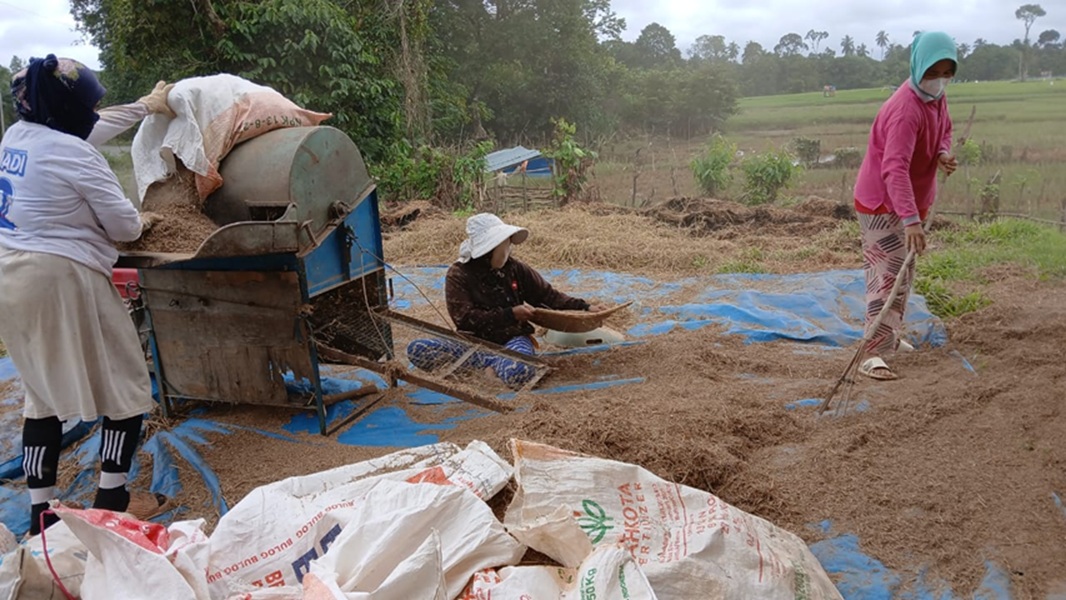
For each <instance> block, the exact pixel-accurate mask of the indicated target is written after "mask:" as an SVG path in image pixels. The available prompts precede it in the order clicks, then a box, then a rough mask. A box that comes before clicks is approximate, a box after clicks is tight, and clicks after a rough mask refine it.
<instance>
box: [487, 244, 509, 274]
mask: <svg viewBox="0 0 1066 600" xmlns="http://www.w3.org/2000/svg"><path fill="white" fill-rule="evenodd" d="M510 257H511V240H507V241H505V242H504V243H502V244H500V245H499V246H496V247H495V248H493V249H492V256H491V257H489V266H491V267H492V268H493V269H502V268H503V265H504V264H506V263H507V259H508V258H510Z"/></svg>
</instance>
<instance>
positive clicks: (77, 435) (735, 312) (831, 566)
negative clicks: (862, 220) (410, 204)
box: [0, 266, 1066, 600]
mask: <svg viewBox="0 0 1066 600" xmlns="http://www.w3.org/2000/svg"><path fill="white" fill-rule="evenodd" d="M446 268H447V267H446V266H433V267H421V268H405V269H404V270H403V271H404V274H405V275H406V276H407V277H408V278H409V280H407V279H403V278H395V279H394V287H395V298H394V300H393V305H394V308H396V309H397V310H403V309H405V308H411V307H412V306H415V305H419V304H423V303H425V302H426V300H425V299H424V298H423V297H422V295H421V294H420V293H419V292H418V291H417V290H416V289H415V286H418V288H421V289H422V290H424V291H429V292H430V294H429V295H430V296H434V295H435V296H437V297H440V296H442V295H443V285H444V273H445V270H446ZM544 275H545V276H546V278H547V279H548V280H549V281H551V282H552V283H553V284H554V285H556V286H557V287H559V288H560V289H563V290H565V291H567V292H570V293H573V294H574V295H579V296H582V297H584V298H588V299H590V300H593V301H596V302H602V303H622V302H628V301H632V302H633V303H634V304H633V306H632V307H631V310H633V311H635V314H636V315H637V319H636V321H637V322H636V324H635V325H633V326H632V327H630V328H629V330H628V331H627V332H626V333H627V337H629V338H631V341H630V342H628V343H630V344H632V343H640V340H641V339H642V338H647V337H649V336H654V335H662V334H666V333H669V332H671V331H675V330H679V329H681V330H691V329H699V328H702V327H706V326H708V325H715V326H718V327H721V328H723V330H724V331H726V332H728V333H730V334H735V335H739V336H742V337H743V338H744V339H745V340H746V341H747V342H748V343H758V342H767V341H774V340H790V341H795V342H801V343H805V344H811V345H812V346H810V350H807V349H804V348H801V349H799V350H797V351H799V352H807V351H817V349H818V348H826V347H829V348H841V347H846V346H849V345H851V344H853V343H855V342H856V341H858V340H859V339H860V338H861V336H862V321H863V313H864V306H863V293H864V283H863V275H862V272H861V271H831V272H826V273H811V274H800V275H783V276H781V275H745V274H736V275H718V276H713V277H705V278H695V277H691V278H682V279H677V280H657V279H652V278H648V277H640V276H633V275H627V274H620V273H611V272H605V271H581V270H573V269H571V270H553V271H546V272H544ZM906 336H907V337H908V338H909V339H910V341H911V342H912V343H915V344H916V345H931V346H940V345H943V344H944V343H945V342H946V341H947V335H946V332H945V329H944V327H943V324H942V323H941V322H940V321H939V320H938V319H936V318H935V317H934V316H933V315H931V314H930V313H929V310H928V308H927V307H926V304H925V301H924V300H923V299H922V298H920V297H912V298H911V300H910V304H909V305H908V315H907V321H906ZM595 350H596V349H579V351H595ZM325 375H326V377H325V378H324V385H325V387H326V388H327V389H326V391H327V393H331V394H332V393H340V392H344V391H348V390H352V389H357V388H359V387H361V386H364V385H371V384H372V385H377V386H379V387H382V388H383V387H384V386H385V381H384V380H382V379H381V378H380V377H379V376H378V375H376V374H374V373H370V372H368V371H362V370H350V369H327V370H326V372H325ZM639 375H640V374H639V373H631V374H627V377H626V378H622V377H605V378H601V379H598V380H596V381H590V382H584V383H579V384H570V385H559V386H556V387H549V388H545V389H540V390H538V391H537V393H539V394H553V393H554V394H559V393H567V392H573V391H577V390H582V389H599V388H604V387H611V386H620V385H630V384H634V383H639V382H642V381H643V379H642V378H640V377H639ZM0 382H7V383H8V384H9V385H7V386H6V387H5V388H4V389H6V390H7V393H6V395H4V397H0V478H6V479H12V480H13V481H11V482H9V483H5V484H4V485H3V486H2V487H0V500H2V502H0V521H3V523H4V524H5V525H7V526H8V528H9V529H11V530H12V531H13V532H15V533H16V534H17V535H21V534H22V533H23V532H25V531H26V530H27V529H28V527H29V518H28V506H27V502H26V494H25V491H24V489H23V487H22V485H23V484H22V481H20V479H21V477H22V465H21V456H19V452H20V451H21V448H20V446H19V443H20V437H21V430H20V426H19V418H20V417H19V413H20V412H21V411H20V410H19V409H18V407H19V405H20V404H21V387H20V384H19V382H18V376H17V373H16V371H15V369H14V367H13V365H12V364H11V361H10V359H0ZM288 384H289V385H290V387H292V388H293V389H294V390H298V389H300V388H301V386H306V385H307V383H306V382H301V381H294V380H291V379H290V380H289V381H288ZM401 385H403V389H404V393H405V394H406V396H407V398H408V400H409V403H410V404H411V405H412V406H418V407H421V408H422V409H425V408H427V407H428V408H429V409H439V410H440V411H441V415H440V419H439V420H438V421H437V422H436V423H433V424H429V425H427V424H425V423H418V422H415V421H414V420H413V419H412V417H411V415H409V414H408V413H407V411H406V410H405V409H404V408H402V407H399V406H395V405H390V406H381V407H375V408H371V409H370V410H368V411H367V412H366V414H365V415H363V416H362V417H361V418H360V419H358V420H356V421H355V422H354V423H351V424H349V425H347V426H345V428H344V429H342V430H341V431H340V432H339V433H337V434H335V436H336V438H335V439H336V440H337V441H338V442H340V443H345V444H352V445H361V446H382V447H403V446H406V447H413V446H420V445H424V444H430V443H434V442H436V441H438V437H437V434H438V433H439V432H440V431H442V430H446V429H450V428H452V427H454V426H455V425H456V424H457V423H459V422H461V421H465V420H469V419H476V418H479V417H481V416H484V415H486V414H491V413H488V412H487V411H484V410H481V409H476V408H471V409H469V410H467V411H465V412H458V413H457V411H456V410H455V406H456V404H455V401H454V400H452V399H451V398H448V397H447V396H444V395H442V394H438V393H435V392H431V391H428V390H423V389H419V388H416V387H413V386H409V385H405V384H403V383H402V382H401ZM513 396H514V395H513V394H501V396H500V397H501V399H504V400H508V399H511V398H513ZM367 402H370V400H369V399H367V398H362V399H357V400H352V401H347V402H341V403H338V404H334V405H332V406H330V407H329V409H328V412H327V419H328V421H329V423H330V424H331V425H333V424H338V423H341V422H342V421H344V420H345V419H346V418H347V417H349V416H350V415H352V414H353V413H355V412H356V411H359V410H361V409H363V408H365V407H366V405H365V403H367ZM816 403H817V401H816V400H814V399H806V400H796V401H794V402H790V403H788V404H787V405H783V406H782V410H811V409H812V408H811V407H813V406H814V405H816ZM464 406H465V405H464ZM446 408H450V410H447V411H445V409H446ZM867 408H869V406H868V405H866V406H864V405H862V403H859V405H858V406H857V407H856V412H862V411H864V410H866V409H867ZM211 415H212V409H211V408H204V409H199V410H198V411H197V413H196V414H195V415H194V416H193V417H191V418H188V419H186V420H185V421H183V422H181V423H179V424H177V425H176V426H174V427H172V428H170V429H168V430H165V431H159V432H156V433H154V434H153V435H152V436H151V437H150V438H149V439H148V440H146V441H145V443H144V446H143V450H144V451H145V452H147V453H148V454H149V455H151V457H152V477H151V490H152V491H155V492H160V493H163V494H166V495H168V496H174V495H175V494H177V493H178V492H179V491H180V490H181V485H182V483H181V480H180V479H179V478H178V472H179V470H182V471H184V472H186V473H188V472H190V471H189V470H190V469H191V472H195V473H196V475H197V478H196V480H202V482H203V485H204V486H205V488H206V489H207V490H208V491H209V492H210V500H209V503H210V504H209V505H208V506H202V507H179V508H177V509H175V510H173V511H171V512H170V513H168V514H166V515H163V516H162V517H161V518H160V519H159V520H161V521H164V522H167V521H170V520H173V519H175V518H185V517H187V516H188V515H187V514H186V513H193V514H196V513H203V512H205V511H209V510H211V511H218V512H219V513H220V514H223V513H225V512H226V511H227V510H228V508H229V507H228V506H227V503H226V500H225V499H224V498H223V496H222V493H221V486H220V483H219V481H218V477H217V475H216V474H215V473H214V471H213V470H212V469H211V467H210V465H209V464H208V462H207V461H206V460H204V457H203V451H204V449H205V448H209V447H210V442H209V440H208V437H207V435H208V434H212V435H228V434H231V433H234V432H235V431H250V432H252V433H254V434H258V435H260V436H262V437H263V438H264V440H269V441H270V442H272V443H282V444H293V445H294V446H307V445H313V444H315V443H316V442H315V441H313V439H314V438H310V437H306V436H304V435H303V434H307V433H315V432H317V431H318V423H317V419H316V418H315V416H314V415H312V414H310V413H307V414H298V415H295V416H293V417H292V418H291V419H289V420H288V422H287V423H285V424H284V425H283V426H282V427H280V428H279V429H277V430H274V431H268V430H264V429H250V428H246V427H240V426H237V425H232V424H228V423H222V422H219V421H216V420H213V419H212V418H211ZM68 429H69V431H68V432H67V434H66V439H65V442H66V445H67V446H68V449H67V450H65V452H64V457H63V460H64V461H68V462H76V463H77V464H78V465H79V466H80V467H81V468H82V471H81V472H80V473H79V475H78V476H77V477H76V478H75V480H74V483H73V484H71V485H70V486H69V487H68V488H67V489H65V490H63V491H62V494H61V495H62V498H63V499H64V500H67V501H69V502H72V503H74V504H78V503H81V504H85V503H87V502H89V501H91V495H92V493H93V491H94V489H95V485H96V477H97V476H96V462H97V459H98V453H99V440H98V438H99V430H98V429H97V428H95V425H94V424H78V425H76V426H69V427H68ZM79 441H80V442H81V443H80V444H79V443H78V442H79ZM134 468H135V469H139V468H140V466H139V464H138V465H136V466H135V467H134ZM188 480H189V478H188V477H186V481H188ZM1054 500H1056V501H1057V502H1059V505H1060V506H1061V500H1059V499H1058V497H1055V498H1054ZM1049 501H1050V500H1049ZM1064 512H1066V511H1064ZM819 527H822V528H823V529H824V532H825V533H827V534H828V533H830V532H831V531H830V528H831V524H830V523H829V522H828V521H827V522H826V523H823V524H820V525H819ZM833 533H834V537H831V538H829V539H826V540H825V541H822V542H818V543H816V544H814V545H813V546H812V550H813V551H814V553H815V555H816V556H817V557H818V558H819V560H821V561H822V563H823V565H824V566H825V568H826V570H827V571H828V572H830V573H831V574H833V575H834V576H835V577H836V580H837V581H839V583H838V588H839V589H840V590H841V592H842V593H843V595H844V597H845V598H848V599H849V600H850V599H859V598H863V599H866V598H886V599H889V598H908V599H909V598H913V599H915V600H927V599H929V600H940V599H942V598H943V599H952V598H955V596H953V595H952V593H951V592H950V590H947V591H945V590H946V587H945V586H944V585H943V584H942V582H928V581H925V580H924V578H919V579H918V580H917V581H914V579H913V577H912V576H909V575H908V576H905V575H902V574H900V573H895V572H893V571H892V570H890V569H888V568H886V567H885V566H884V565H883V564H882V563H880V562H879V561H878V560H877V559H876V558H874V557H870V556H867V555H865V554H863V553H862V551H861V549H860V544H859V539H858V538H857V537H856V536H854V535H851V534H848V533H847V532H833ZM908 577H910V579H908ZM1008 586H1009V577H1008V576H1006V575H1005V574H1004V573H1003V571H1002V570H1001V569H999V568H998V567H997V566H996V565H992V564H989V565H988V575H987V576H986V578H985V582H984V583H983V584H982V589H981V594H983V595H981V596H980V597H982V598H989V599H996V600H999V599H1007V598H1009V597H1010V593H1009V589H1008ZM904 589H905V590H906V592H905V593H904V591H903V590H904ZM934 591H935V593H934Z"/></svg>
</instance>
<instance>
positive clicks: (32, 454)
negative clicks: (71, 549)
mask: <svg viewBox="0 0 1066 600" xmlns="http://www.w3.org/2000/svg"><path fill="white" fill-rule="evenodd" d="M62 444H63V424H62V423H61V422H60V421H59V419H58V418H56V417H48V418H46V419H26V421H25V423H24V424H23V426H22V470H23V471H25V472H26V487H27V488H29V490H30V506H31V507H32V510H31V512H30V534H31V535H37V534H38V533H40V532H41V513H43V512H44V511H45V510H47V509H48V502H49V501H50V500H53V499H55V497H56V488H55V485H56V471H57V470H58V469H59V452H60V450H61V449H62ZM58 520H59V519H58V517H56V516H55V515H48V516H46V517H45V527H48V526H50V525H51V524H52V523H55V522H56V521H58Z"/></svg>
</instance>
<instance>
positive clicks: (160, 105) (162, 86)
mask: <svg viewBox="0 0 1066 600" xmlns="http://www.w3.org/2000/svg"><path fill="white" fill-rule="evenodd" d="M172 89H174V84H173V83H171V84H168V83H167V82H165V81H160V82H159V83H157V84H155V88H153V89H152V92H151V93H150V94H148V95H147V96H143V97H142V98H141V99H140V100H137V102H140V103H141V104H143V105H145V106H147V107H148V114H152V115H155V114H163V115H166V116H168V117H170V118H171V119H173V118H174V117H176V116H178V115H176V114H175V113H174V111H173V110H172V109H171V108H170V106H169V105H168V104H167V94H169V93H170V90H172Z"/></svg>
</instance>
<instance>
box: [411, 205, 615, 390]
mask: <svg viewBox="0 0 1066 600" xmlns="http://www.w3.org/2000/svg"><path fill="white" fill-rule="evenodd" d="M466 235H467V239H466V240H464V241H463V243H462V245H460V246H459V260H458V262H456V263H455V264H453V265H452V266H451V267H450V268H449V269H448V274H447V276H446V278H445V285H444V297H445V300H446V302H447V304H448V315H449V316H450V317H451V319H452V321H453V322H455V327H456V329H458V330H459V331H460V332H462V333H466V334H469V335H472V336H474V337H476V338H479V339H482V340H485V341H488V342H492V343H494V344H499V345H502V346H504V347H505V348H507V349H508V350H512V351H514V352H518V353H521V354H529V355H533V354H534V341H533V337H532V336H533V325H531V324H530V323H529V319H530V318H531V317H532V316H533V307H543V308H550V309H554V310H587V311H593V312H597V311H600V310H603V307H601V306H598V305H590V304H589V303H588V302H586V301H585V300H582V299H580V298H573V297H571V296H568V295H566V294H564V293H562V292H560V291H557V290H556V289H555V288H553V287H552V286H551V284H549V283H548V282H547V281H545V280H544V278H543V277H541V276H540V274H539V273H537V272H536V271H535V270H533V269H532V268H531V267H530V266H529V265H527V264H525V263H523V262H521V261H519V260H517V259H515V258H511V247H512V246H513V245H515V244H521V243H522V242H524V241H526V238H528V237H529V230H528V229H525V228H523V227H515V226H513V225H508V224H506V223H504V222H503V221H502V220H500V218H499V217H497V216H496V215H493V214H489V213H481V214H477V215H474V216H472V217H470V218H469V219H467V221H466ZM466 350H467V347H465V346H464V345H463V344H460V343H458V342H453V341H449V340H440V339H420V340H415V341H413V342H411V343H410V344H409V345H408V346H407V356H408V358H409V359H410V360H411V363H412V364H414V365H415V366H416V367H418V368H420V369H423V370H426V371H433V370H435V369H439V368H442V367H444V366H446V365H448V364H450V363H451V362H453V361H455V360H457V359H458V358H460V357H461V356H462V355H463V353H464V352H466ZM486 367H488V368H491V369H492V370H493V371H494V372H495V373H496V376H497V377H499V378H500V379H501V380H503V382H504V383H506V384H507V385H509V386H511V387H522V385H524V384H525V383H527V382H528V381H529V380H530V379H532V378H533V376H534V375H535V374H536V371H535V369H534V368H533V366H532V365H529V364H526V363H523V362H521V361H518V360H513V359H509V358H506V357H502V356H494V355H489V354H485V353H475V354H474V355H473V356H471V357H470V358H469V359H467V361H466V363H465V364H463V365H462V368H464V369H480V368H486Z"/></svg>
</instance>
